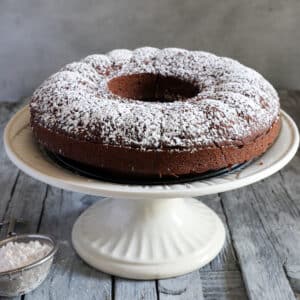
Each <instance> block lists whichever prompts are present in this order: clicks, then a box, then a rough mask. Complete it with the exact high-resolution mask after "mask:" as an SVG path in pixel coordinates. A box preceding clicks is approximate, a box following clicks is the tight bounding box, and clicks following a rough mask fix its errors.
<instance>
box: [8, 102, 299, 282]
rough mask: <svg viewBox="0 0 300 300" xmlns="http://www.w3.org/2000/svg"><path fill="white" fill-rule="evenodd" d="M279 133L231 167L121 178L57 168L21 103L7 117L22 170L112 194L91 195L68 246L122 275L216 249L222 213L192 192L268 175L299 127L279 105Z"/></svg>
mask: <svg viewBox="0 0 300 300" xmlns="http://www.w3.org/2000/svg"><path fill="white" fill-rule="evenodd" d="M281 118H282V129H281V132H280V135H279V138H278V139H277V141H276V142H275V144H274V145H273V146H272V148H271V149H269V150H268V152H267V153H265V154H264V155H263V156H262V157H261V158H260V159H259V160H258V161H256V162H253V163H252V164H250V165H248V166H247V167H245V168H244V169H243V170H242V171H239V172H237V173H234V174H229V175H223V176H220V177H215V178H211V179H208V180H202V181H196V182H192V183H185V184H173V185H155V186H149V185H148V186H147V185H126V184H115V183H109V182H104V181H99V180H94V179H88V178H85V177H82V176H79V175H75V174H74V173H72V172H70V171H67V170H66V169H63V168H62V167H60V166H58V165H56V164H55V163H53V161H51V160H50V159H49V158H48V157H47V156H46V155H45V154H44V153H43V152H41V151H40V150H39V148H38V146H37V144H36V143H35V141H34V139H33V136H32V133H31V130H30V127H29V110H28V107H25V108H24V109H22V110H21V111H19V112H18V113H17V114H16V115H15V116H14V117H13V118H12V119H11V120H10V122H9V123H8V125H7V127H6V129H5V133H4V143H5V147H6V151H7V154H8V156H9V158H10V159H11V160H12V161H13V162H14V163H15V164H16V165H17V166H18V167H19V168H20V169H21V170H23V171H24V172H25V173H27V174H28V175H30V176H32V177H34V178H36V179H38V180H41V181H43V182H45V183H48V184H50V185H53V186H56V187H59V188H63V189H67V190H71V191H77V192H82V193H86V194H91V195H100V196H107V197H110V198H106V199H103V200H101V201H98V202H96V204H94V205H92V206H91V207H89V208H88V209H87V210H86V211H85V212H84V213H83V214H82V215H81V216H80V217H79V218H78V219H77V221H76V223H75V225H74V227H73V233H72V240H73V245H74V248H75V249H76V251H77V253H78V254H79V256H81V257H82V258H83V259H84V260H85V261H86V262H87V263H88V264H90V265H91V266H93V267H95V268H97V269H100V270H102V271H105V272H108V273H111V274H115V275H118V276H122V277H128V278H136V279H155V278H166V277H172V276H176V275H181V274H184V273H187V272H190V271H193V270H195V269H198V268H199V267H201V266H203V265H205V264H207V263H209V262H210V261H211V260H212V259H213V258H214V257H215V256H216V255H217V254H218V253H219V252H220V250H221V249H222V246H223V244H224V241H225V230H224V226H223V224H222V222H221V220H220V218H219V217H218V216H217V215H216V214H215V213H214V212H213V211H212V210H211V209H210V208H208V207H207V206H205V205H204V204H202V203H201V202H199V201H198V200H196V199H194V198H191V197H192V196H201V195H207V194H212V193H219V192H224V191H228V190H232V189H236V188H240V187H243V186H246V185H249V184H251V183H254V182H256V181H259V180H261V179H263V178H266V177H268V176H270V175H272V174H273V173H275V172H277V171H278V170H280V169H281V168H282V167H284V166H285V165H286V164H287V163H288V162H289V161H290V160H291V159H292V158H293V156H294V155H295V153H296V151H297V148H298V144H299V134H298V130H297V127H296V125H295V123H294V122H293V120H292V119H291V118H290V117H289V116H288V115H287V114H286V113H285V112H283V111H282V112H281Z"/></svg>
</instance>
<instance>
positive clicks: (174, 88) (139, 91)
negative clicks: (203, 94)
mask: <svg viewBox="0 0 300 300" xmlns="http://www.w3.org/2000/svg"><path fill="white" fill-rule="evenodd" d="M108 88H109V90H110V91H111V92H112V93H113V94H115V95H118V96H120V97H122V98H128V99H134V100H141V101H153V102H172V101H176V100H186V99H188V98H192V97H194V96H196V95H197V94H198V93H199V88H198V87H197V86H195V85H194V84H193V83H191V82H188V81H185V80H182V79H180V78H177V77H172V76H161V75H157V74H150V73H142V74H131V75H124V76H119V77H115V78H113V79H111V80H110V81H109V82H108Z"/></svg>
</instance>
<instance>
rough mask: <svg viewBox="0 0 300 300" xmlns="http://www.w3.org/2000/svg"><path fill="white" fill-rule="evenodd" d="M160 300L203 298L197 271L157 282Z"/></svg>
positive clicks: (194, 299)
mask: <svg viewBox="0 0 300 300" xmlns="http://www.w3.org/2000/svg"><path fill="white" fill-rule="evenodd" d="M158 292H159V299H160V300H167V299H172V300H173V299H174V300H185V299H189V300H201V299H204V296H203V291H202V282H201V277H200V274H199V272H198V271H195V272H192V273H189V274H186V275H183V276H179V277H175V278H170V279H162V280H159V282H158Z"/></svg>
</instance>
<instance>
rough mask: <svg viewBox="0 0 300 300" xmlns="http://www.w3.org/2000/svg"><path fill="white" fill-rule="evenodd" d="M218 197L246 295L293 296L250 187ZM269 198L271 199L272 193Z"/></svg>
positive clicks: (274, 297)
mask: <svg viewBox="0 0 300 300" xmlns="http://www.w3.org/2000/svg"><path fill="white" fill-rule="evenodd" d="M254 189H257V187H254ZM221 197H222V201H223V205H224V208H225V213H226V215H227V218H228V224H229V228H230V231H231V233H232V238H233V242H234V246H235V249H236V251H237V255H238V259H239V262H240V266H241V269H242V274H243V278H244V281H245V286H246V289H247V292H248V296H249V298H250V299H255V300H256V299H264V300H268V299H270V300H276V299H278V300H284V299H295V296H294V294H293V291H292V289H291V287H290V285H289V281H288V279H287V277H286V275H285V272H284V270H283V266H282V262H281V259H280V258H279V257H278V253H277V252H276V250H275V249H274V246H273V244H272V242H271V241H270V239H269V236H268V234H267V232H266V229H265V227H264V226H263V223H262V221H261V219H260V214H259V212H258V211H257V210H256V209H255V208H254V206H253V203H255V201H256V198H255V195H254V193H253V189H252V187H246V188H243V189H240V190H237V191H232V192H227V193H224V194H221ZM269 197H270V198H271V199H272V198H273V199H274V196H273V195H269ZM262 201H263V200H262Z"/></svg>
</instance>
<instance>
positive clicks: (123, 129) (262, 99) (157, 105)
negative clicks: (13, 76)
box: [31, 47, 279, 149]
mask: <svg viewBox="0 0 300 300" xmlns="http://www.w3.org/2000/svg"><path fill="white" fill-rule="evenodd" d="M137 73H153V74H160V75H164V76H175V77H178V78H181V79H184V80H188V81H191V82H193V83H194V84H195V85H197V86H198V87H199V93H198V94H197V95H196V96H195V97H193V98H190V99H187V100H185V101H174V102H172V103H168V102H166V103H161V102H146V101H135V100H131V101H128V99H122V98H120V97H119V96H116V95H114V94H112V93H111V92H110V91H109V90H108V87H107V82H108V81H109V80H110V79H111V78H114V77H117V76H121V75H124V74H137ZM31 112H32V115H33V121H34V122H38V123H39V124H40V125H42V126H44V127H46V128H50V129H55V130H59V131H60V132H63V133H64V134H68V135H70V136H77V135H78V134H80V138H81V139H85V140H90V141H101V142H102V143H106V144H113V145H120V146H133V147H139V148H144V149H153V148H155V149H156V148H160V147H170V148H174V149H176V148H188V149H193V148H195V147H196V146H197V147H199V146H209V145H216V144H220V145H222V144H224V143H225V144H236V143H237V141H243V140H245V139H247V137H249V136H250V135H253V134H261V133H263V132H265V131H266V130H268V129H269V128H270V126H271V125H272V123H273V122H274V121H275V120H276V119H277V118H278V114H279V98H278V95H277V93H276V91H275V90H274V88H273V87H272V86H271V84H270V83H269V82H267V81H266V80H265V79H264V78H263V77H262V76H261V75H260V74H259V73H257V72H256V71H254V70H252V69H250V68H248V67H245V66H243V65H241V64H240V63H238V62H237V61H235V60H232V59H229V58H223V57H217V56H215V55H213V54H210V53H207V52H201V51H187V50H184V49H177V48H166V49H162V50H159V49H157V48H152V47H144V48H138V49H135V50H134V51H130V50H124V49H123V50H113V51H111V52H109V53H108V54H107V55H91V56H88V57H86V58H85V59H83V60H82V61H81V62H77V63H71V64H69V65H67V66H65V67H64V68H63V69H62V70H61V71H59V72H58V73H56V74H54V75H52V76H51V77H50V78H49V79H47V80H46V81H45V82H44V83H43V84H42V85H41V86H40V87H39V88H38V89H37V90H36V91H35V92H34V94H33V96H32V101H31Z"/></svg>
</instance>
